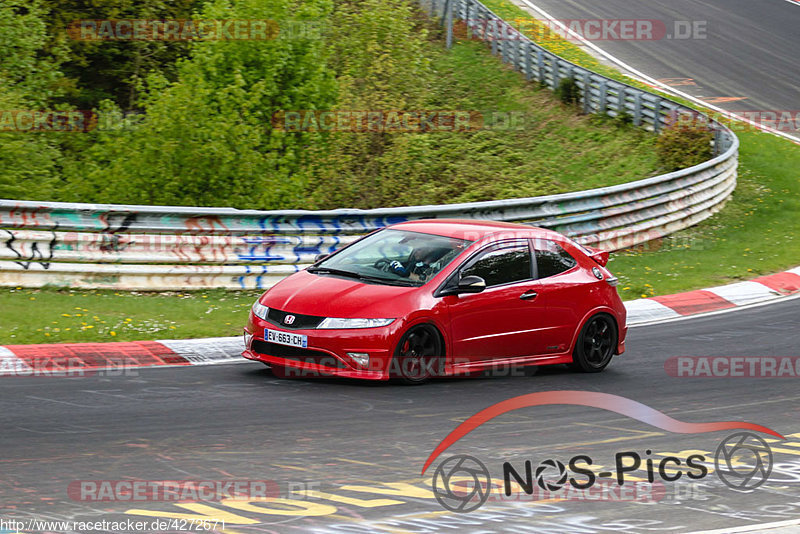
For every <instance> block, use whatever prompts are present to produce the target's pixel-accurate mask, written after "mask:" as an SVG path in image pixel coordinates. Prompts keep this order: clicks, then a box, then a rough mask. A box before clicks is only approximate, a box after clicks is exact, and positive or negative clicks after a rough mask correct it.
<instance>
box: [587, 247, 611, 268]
mask: <svg viewBox="0 0 800 534" xmlns="http://www.w3.org/2000/svg"><path fill="white" fill-rule="evenodd" d="M583 248H585V249H586V250H588V251H589V257H590V258H592V259H593V260H594V261H596V262H597V263H598V264H599V265H600V266H601V267H605V266H606V265H608V251H605V250H600V249H599V248H592V247H587V246H586V245H584V246H583Z"/></svg>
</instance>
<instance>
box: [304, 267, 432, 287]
mask: <svg viewBox="0 0 800 534" xmlns="http://www.w3.org/2000/svg"><path fill="white" fill-rule="evenodd" d="M306 270H307V271H308V272H310V273H321V274H333V275H337V276H345V277H347V278H355V279H357V280H363V281H365V282H375V283H379V284H387V285H393V286H405V287H415V286H417V285H418V284H416V283H415V282H412V281H411V280H396V279H393V278H381V277H379V276H369V275H365V274H358V273H354V272H352V271H343V270H340V269H331V268H329V267H309V268H308V269H306Z"/></svg>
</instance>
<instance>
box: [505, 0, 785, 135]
mask: <svg viewBox="0 0 800 534" xmlns="http://www.w3.org/2000/svg"><path fill="white" fill-rule="evenodd" d="M530 1H531V2H532V3H533V4H534V5H536V6H537V7H539V8H541V9H543V10H544V11H546V12H547V13H548V14H549V15H550V16H552V17H553V18H555V19H558V20H561V19H568V20H569V19H655V20H660V21H663V22H664V23H665V25H666V29H667V34H668V35H672V36H673V38H672V39H669V38H664V39H659V40H624V41H623V40H605V41H604V40H598V41H595V42H594V44H596V45H597V46H599V47H600V48H601V49H603V50H605V51H606V52H609V53H610V54H612V55H613V56H615V57H616V58H618V59H620V60H622V61H624V62H625V63H627V64H628V65H630V66H632V67H633V68H635V69H637V70H639V71H641V72H643V73H645V74H647V75H649V76H651V77H653V78H655V79H658V80H660V81H662V82H664V83H666V84H667V85H670V86H672V87H674V88H676V89H678V90H681V91H683V92H685V93H688V94H690V95H692V96H695V97H697V98H700V99H702V100H704V101H706V102H708V103H710V104H714V105H716V106H719V107H721V108H723V109H725V110H729V111H744V110H759V111H763V110H771V111H777V110H784V111H790V110H793V111H795V113H797V110H800V89H799V87H800V56H798V54H797V50H798V49H800V31H798V26H800V3H795V2H793V1H790V0H759V1H752V0H701V1H698V0H669V1H668V2H665V1H659V0H646V1H636V2H632V1H630V0H593V1H591V2H587V1H583V0H530ZM515 3H517V4H518V5H520V6H523V7H524V5H525V0H515ZM676 20H677V21H699V22H701V23H705V24H704V28H705V34H704V37H705V38H697V39H677V37H679V36H680V35H681V31H682V29H681V28H680V27H679V28H678V29H677V31H676V28H675V26H674V22H673V21H676ZM697 35H698V37H702V36H703V35H702V34H697ZM792 135H795V136H797V135H798V132H796V131H795V132H793V133H792Z"/></svg>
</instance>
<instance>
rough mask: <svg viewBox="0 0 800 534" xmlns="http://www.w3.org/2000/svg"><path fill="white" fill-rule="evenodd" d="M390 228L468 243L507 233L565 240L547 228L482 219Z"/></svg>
mask: <svg viewBox="0 0 800 534" xmlns="http://www.w3.org/2000/svg"><path fill="white" fill-rule="evenodd" d="M390 228H394V229H396V230H408V231H411V232H421V233H424V234H433V235H439V236H442V237H452V238H456V239H466V240H468V241H479V240H481V239H484V238H485V237H487V236H490V235H494V234H506V233H507V234H509V238H511V237H522V238H530V237H541V238H563V236H562V235H561V234H558V233H556V232H554V231H552V230H547V229H545V228H539V227H536V226H529V225H526V224H515V223H509V222H503V221H489V220H482V219H420V220H416V221H406V222H402V223H398V224H393V225H392V226H391V227H390Z"/></svg>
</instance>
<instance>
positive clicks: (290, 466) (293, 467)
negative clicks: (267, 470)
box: [272, 464, 311, 471]
mask: <svg viewBox="0 0 800 534" xmlns="http://www.w3.org/2000/svg"><path fill="white" fill-rule="evenodd" d="M272 466H273V467H280V468H281V469H294V470H296V471H311V469H309V468H307V467H298V466H296V465H283V464H272Z"/></svg>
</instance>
